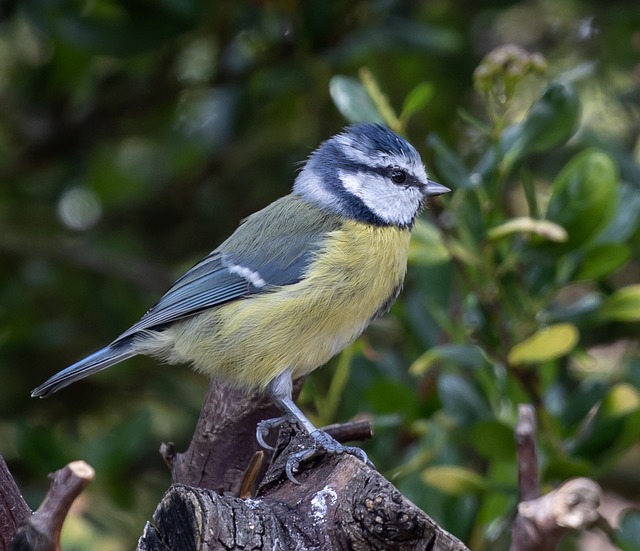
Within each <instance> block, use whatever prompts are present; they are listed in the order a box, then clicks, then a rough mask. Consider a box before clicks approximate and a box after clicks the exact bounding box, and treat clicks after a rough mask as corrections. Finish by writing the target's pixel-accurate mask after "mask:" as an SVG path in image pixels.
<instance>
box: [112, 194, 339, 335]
mask: <svg viewBox="0 0 640 551" xmlns="http://www.w3.org/2000/svg"><path fill="white" fill-rule="evenodd" d="M280 201H282V200H280ZM276 203H278V202H276ZM274 205H275V203H274ZM280 207H282V205H280ZM280 210H281V209H280ZM284 214H285V213H279V212H278V209H277V208H273V205H271V206H270V207H267V209H264V210H263V211H260V212H259V213H256V214H254V215H253V216H251V217H249V218H248V219H247V220H246V221H245V222H244V223H243V225H241V226H240V228H238V230H236V233H234V235H232V236H231V237H230V238H229V239H228V240H227V241H225V243H223V244H222V245H221V246H220V247H219V248H218V249H216V250H215V251H213V252H212V253H210V254H209V255H208V256H206V257H205V258H203V259H202V260H201V261H200V262H198V263H197V264H196V265H195V266H193V268H191V269H190V270H189V271H188V272H187V273H185V274H184V275H183V276H182V277H181V278H180V279H178V280H177V281H176V282H175V283H174V284H173V286H172V287H171V288H170V289H169V291H167V293H166V294H165V295H164V296H163V297H162V298H161V299H160V300H159V301H158V303H157V304H156V305H155V306H153V307H152V308H151V309H150V310H149V311H148V312H147V313H146V314H145V315H144V316H143V317H142V318H141V319H140V321H138V322H137V323H136V324H134V325H133V326H132V327H130V328H129V329H128V330H127V331H125V332H124V333H122V335H120V336H119V337H118V338H117V339H116V341H115V342H118V341H121V340H122V339H125V338H127V337H130V336H131V335H133V334H135V333H137V332H139V331H143V330H145V329H157V328H159V327H160V326H162V325H164V324H167V323H170V322H173V321H176V320H179V319H182V318H185V317H188V316H191V315H194V314H196V313H198V312H200V311H202V310H205V309H207V308H212V307H214V306H219V305H221V304H224V303H226V302H230V301H232V300H237V299H241V298H246V297H248V296H250V295H253V294H256V293H264V292H270V291H273V290H274V289H276V288H278V287H280V286H283V285H291V284H294V283H297V282H298V281H300V279H302V277H303V276H304V273H305V271H306V269H307V266H308V265H309V263H310V261H311V260H312V258H313V255H314V253H315V251H317V250H318V248H319V247H320V245H321V243H322V241H323V238H324V236H326V234H327V231H331V229H335V227H336V225H337V224H336V220H335V219H334V218H333V217H327V216H323V217H321V218H318V217H313V216H308V217H306V220H307V222H306V223H305V224H304V226H306V227H300V226H298V227H296V228H294V229H295V232H294V233H292V232H291V229H292V228H291V226H290V225H287V224H286V219H285V218H284V216H283V215H284ZM251 226H254V227H253V228H250V227H251ZM256 226H257V227H256ZM266 226H269V228H270V231H269V232H267V233H265V231H264V228H265V227H266ZM247 229H253V230H256V229H257V230H258V231H257V232H251V231H250V233H249V234H248V235H251V236H252V239H251V240H249V241H247V240H245V239H243V237H242V235H241V232H243V231H246V230H247ZM260 230H262V231H260ZM265 235H268V237H265Z"/></svg>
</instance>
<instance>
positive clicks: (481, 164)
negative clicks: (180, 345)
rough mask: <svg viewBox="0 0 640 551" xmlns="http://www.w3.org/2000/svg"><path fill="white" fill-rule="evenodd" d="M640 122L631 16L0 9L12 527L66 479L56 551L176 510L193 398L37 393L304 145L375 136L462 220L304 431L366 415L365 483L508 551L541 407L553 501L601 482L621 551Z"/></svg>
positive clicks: (495, 7)
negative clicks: (378, 132) (165, 502)
mask: <svg viewBox="0 0 640 551" xmlns="http://www.w3.org/2000/svg"><path fill="white" fill-rule="evenodd" d="M639 104H640V7H639V6H638V3H637V1H631V0H630V1H621V0H617V1H616V0H612V1H609V2H606V3H603V2H596V1H595V0H593V1H586V0H553V1H551V0H531V1H524V2H505V1H498V0H495V1H490V0H482V1H479V2H470V1H464V0H454V1H445V0H430V1H401V0H356V1H349V2H347V1H344V2H341V1H327V0H305V1H294V0H282V1H259V0H254V1H250V2H209V1H205V0H179V1H177V0H158V1H155V2H154V1H151V0H126V1H124V0H122V1H117V0H91V1H89V0H87V1H72V0H66V1H63V0H23V1H21V2H18V1H17V0H5V1H4V2H1V3H0V376H1V377H2V384H0V454H2V455H3V456H4V457H5V459H6V460H7V462H8V464H9V467H10V469H11V470H12V472H13V474H14V476H15V477H16V479H17V481H18V483H19V485H20V487H21V489H22V490H23V492H24V494H25V498H26V499H27V501H28V502H29V504H30V505H31V506H32V507H37V506H38V505H39V503H40V500H41V499H42V497H43V496H44V494H45V492H46V489H47V486H48V481H47V478H46V475H47V473H48V472H50V471H53V470H55V469H58V468H60V467H62V466H63V465H64V464H65V463H67V462H68V461H71V460H75V459H84V460H86V461H88V462H89V463H91V464H92V465H93V467H95V469H96V470H97V478H96V481H95V482H94V483H93V484H92V485H91V486H90V487H89V488H88V489H87V490H86V491H85V492H84V493H83V495H82V496H81V498H80V501H79V503H77V504H76V506H75V508H74V512H73V514H72V516H71V517H70V519H69V520H68V522H67V525H66V527H65V531H64V533H63V538H64V539H63V544H64V545H65V549H89V548H90V549H96V550H103V549H104V550H107V549H108V550H120V549H131V548H133V547H134V545H135V542H136V540H137V538H138V537H139V535H140V533H141V530H142V527H143V525H144V522H145V521H146V520H147V519H149V518H150V517H151V515H152V513H153V510H154V508H155V506H156V504H157V503H158V501H159V500H160V498H161V496H162V494H163V492H164V490H165V489H166V488H167V487H168V485H169V483H170V477H169V473H168V471H167V469H166V468H165V467H164V465H163V463H162V460H161V458H160V456H159V454H158V453H157V449H158V447H159V445H160V443H161V442H162V441H169V440H171V441H173V442H175V443H176V445H177V447H178V449H184V448H185V447H186V445H187V443H188V441H189V438H190V435H191V432H192V430H193V427H194V424H195V421H196V419H197V415H198V412H199V407H200V402H201V399H202V397H203V394H204V391H205V389H206V386H207V381H206V380H205V379H204V378H202V377H201V376H198V375H196V374H194V373H192V372H191V371H190V370H189V369H187V368H185V367H167V366H160V365H158V364H157V363H156V362H154V361H151V360H147V359H144V358H143V359H138V358H136V359H133V360H130V361H128V362H126V363H125V364H121V365H118V366H115V367H113V368H111V369H109V370H108V371H105V372H103V373H101V374H99V375H97V376H94V377H91V378H89V379H85V380H84V381H82V382H79V383H77V384H75V385H73V386H72V387H69V388H67V389H64V390H63V391H61V392H59V393H57V394H55V395H54V396H52V397H51V398H48V399H46V400H33V399H31V398H29V392H30V390H31V389H32V388H34V387H35V386H37V385H38V384H40V383H41V382H43V381H44V380H45V379H46V378H47V377H49V376H50V375H52V374H53V373H55V372H56V371H58V370H60V369H61V368H63V367H66V366H67V365H68V364H70V363H72V362H74V361H76V360H78V359H79V358H81V357H83V356H85V355H87V354H88V353H90V352H93V351H94V350H96V349H98V348H100V347H101V346H103V345H105V344H106V343H108V342H110V341H111V340H112V339H113V338H115V337H116V336H117V335H118V334H119V333H120V332H121V331H123V330H124V329H126V328H127V327H128V326H129V325H130V324H131V323H133V322H134V321H136V320H137V319H138V317H139V316H140V315H142V314H143V313H144V312H145V310H146V309H147V308H148V307H149V306H150V305H151V304H153V303H154V302H155V300H157V298H159V296H160V295H161V294H162V292H163V291H164V290H166V288H167V286H168V285H169V284H170V283H171V282H172V281H173V280H174V279H175V278H177V277H178V276H179V275H180V274H181V273H182V272H183V271H184V270H186V269H187V268H189V267H190V266H191V265H192V264H193V263H194V262H196V261H197V260H198V259H199V258H200V257H201V256H203V255H204V254H206V253H208V252H209V251H210V250H212V249H213V248H214V247H215V246H216V245H218V244H219V243H220V242H221V241H222V240H223V239H224V238H225V237H226V236H227V235H228V234H229V233H230V232H231V231H233V229H235V227H236V226H237V224H238V222H239V220H241V219H242V218H243V217H245V216H247V215H248V214H250V213H252V212H254V211H256V210H258V209H260V208H262V207H264V206H266V205H267V204H268V203H270V202H271V201H273V200H274V199H276V198H277V197H279V196H281V195H283V194H286V193H287V192H288V190H289V189H290V186H291V184H292V182H293V178H294V176H295V173H296V170H297V167H298V166H299V165H298V164H297V163H298V162H299V161H301V160H303V159H304V158H305V157H306V156H307V155H308V154H309V152H310V151H311V150H312V149H314V148H315V147H316V146H317V145H318V144H319V143H320V141H322V140H323V139H326V138H327V137H329V136H330V135H332V134H334V133H336V132H337V131H339V130H340V128H341V127H343V126H344V125H345V124H347V123H348V122H350V121H355V120H377V121H382V122H385V123H386V124H388V125H390V126H391V127H392V128H394V129H396V130H397V131H399V132H401V133H403V134H404V135H406V136H407V137H408V139H409V140H410V141H411V142H412V143H413V144H414V145H415V146H416V147H417V148H418V149H419V151H420V152H421V154H422V155H423V158H424V160H425V162H426V164H427V166H428V167H429V168H430V170H431V173H432V176H433V178H434V179H436V180H437V181H439V182H441V183H443V184H445V185H447V186H449V187H451V188H452V189H453V190H454V191H453V193H451V194H449V195H447V196H445V197H442V198H438V199H437V200H435V201H433V203H432V205H431V206H430V208H429V209H428V210H427V211H426V213H425V216H424V219H423V220H421V222H420V223H419V224H418V226H417V227H416V231H415V235H414V241H413V248H412V255H411V263H410V267H409V275H408V279H407V284H406V286H405V291H404V293H403V294H402V296H401V298H400V299H399V301H398V303H397V304H396V305H395V306H394V307H393V309H392V312H391V313H390V315H388V316H387V317H385V318H384V319H382V320H379V321H378V322H376V324H375V325H374V326H373V327H371V328H370V329H369V330H368V331H367V333H366V334H365V335H364V336H363V337H362V338H361V339H360V340H359V341H358V342H357V343H356V344H355V345H354V346H353V347H351V348H350V349H349V350H347V351H345V352H344V353H343V354H342V355H341V356H340V357H338V358H336V359H334V361H332V362H331V364H330V367H327V368H324V369H321V370H319V371H317V372H316V373H315V374H314V375H313V376H312V377H311V378H310V379H309V380H308V381H307V384H306V386H305V389H304V390H303V394H302V396H301V403H302V404H303V406H304V409H305V410H306V411H307V412H308V413H309V415H310V417H311V418H312V420H314V421H315V422H316V423H317V424H320V425H323V424H328V423H331V422H334V421H339V420H346V419H349V418H350V417H352V416H355V415H358V414H366V415H369V416H370V417H371V418H372V419H373V422H374V426H375V430H376V435H375V438H374V439H373V441H372V442H370V443H368V444H366V446H365V448H366V450H367V452H368V453H369V454H370V455H371V457H372V459H373V461H374V462H375V464H376V465H377V466H378V468H379V469H380V470H381V472H382V473H383V474H384V475H385V476H387V477H388V478H390V480H392V481H393V483H394V484H396V485H397V486H398V488H399V489H400V490H401V491H402V492H403V493H405V495H407V496H408V497H409V498H410V499H412V500H413V501H414V502H415V503H416V504H417V505H419V506H420V507H421V508H423V509H424V510H425V511H426V512H428V513H429V514H430V515H431V516H432V517H433V518H434V519H435V520H436V521H437V522H439V523H440V524H441V525H442V526H443V527H444V528H446V529H447V530H449V531H450V532H452V533H453V534H455V535H456V536H458V537H459V538H461V539H462V540H464V541H465V542H466V543H467V545H469V546H470V547H471V548H472V549H474V551H478V550H482V549H495V550H500V549H505V548H506V547H507V546H508V538H509V526H510V522H511V520H512V517H513V514H514V510H515V504H516V502H517V469H516V462H515V455H514V451H515V446H514V443H513V427H514V424H515V420H516V415H517V405H518V404H519V403H525V402H526V403H533V404H535V406H536V408H537V411H538V416H539V423H540V434H539V439H540V456H541V457H540V460H541V473H542V479H543V486H544V488H545V489H546V490H548V489H550V488H552V487H554V486H555V485H557V484H558V483H559V482H561V481H562V480H564V479H566V478H569V477H572V476H589V477H592V478H594V479H595V480H597V481H598V482H599V483H600V484H602V485H603V487H604V488H605V491H606V507H607V510H610V511H611V514H612V515H614V516H616V515H617V516H618V521H619V523H620V527H619V528H618V529H617V531H616V532H615V534H614V536H613V538H614V539H615V540H616V544H617V545H618V546H619V547H620V548H623V549H639V548H640V547H639V546H638V544H637V542H638V541H640V535H639V532H640V528H639V526H640V517H638V515H637V513H634V512H633V507H635V508H636V509H637V507H638V499H639V497H640V471H639V470H638V468H637V465H638V464H639V462H640V350H639V348H638V334H639V332H638V331H639V329H640V285H638V283H639V282H640V269H639V268H640V264H639V261H640V230H639V226H640V224H639V220H640V217H639V214H640V168H639V165H638V160H639V158H640V142H639V141H638V137H639V130H640V110H639ZM627 508H630V509H627ZM620 511H622V513H620V514H619V515H618V513H619V512H620ZM587 545H589V544H588V543H587V542H586V541H585V540H584V539H582V540H578V539H577V538H572V539H571V538H570V539H568V540H567V541H566V542H565V543H564V548H565V549H588V547H587ZM595 545H596V547H594V549H605V547H604V545H605V543H603V542H602V541H600V543H599V544H595ZM598 545H599V547H598Z"/></svg>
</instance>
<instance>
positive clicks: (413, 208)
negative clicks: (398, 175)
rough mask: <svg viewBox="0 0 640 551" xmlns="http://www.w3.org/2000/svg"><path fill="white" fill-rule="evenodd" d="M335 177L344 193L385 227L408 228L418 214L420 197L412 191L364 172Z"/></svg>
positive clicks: (410, 188)
mask: <svg viewBox="0 0 640 551" xmlns="http://www.w3.org/2000/svg"><path fill="white" fill-rule="evenodd" d="M339 177H340V180H341V181H342V185H343V186H344V189H345V190H347V191H348V192H349V193H351V194H352V195H354V196H355V197H358V198H359V199H360V200H361V201H362V202H363V203H364V204H365V206H366V207H367V208H368V209H369V210H370V211H371V212H373V214H375V215H376V216H377V217H378V218H380V219H382V220H384V221H385V222H387V223H389V224H396V225H406V224H410V223H411V222H412V221H413V219H414V218H415V216H416V214H417V212H418V210H420V205H421V203H422V194H421V193H420V191H419V190H418V189H416V188H413V187H403V186H399V185H396V184H393V183H391V182H390V181H389V180H388V179H387V178H385V177H383V176H379V175H377V174H368V173H365V172H355V173H354V172H345V171H340V173H339Z"/></svg>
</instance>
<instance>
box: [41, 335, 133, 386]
mask: <svg viewBox="0 0 640 551" xmlns="http://www.w3.org/2000/svg"><path fill="white" fill-rule="evenodd" d="M135 355H136V354H135V352H132V351H131V347H130V346H128V343H126V344H125V343H118V344H115V345H114V344H110V345H109V346H105V347H104V348H102V349H101V350H98V351H97V352H95V353H93V354H91V356H87V357H86V358H84V359H83V360H80V361H79V362H76V363H74V364H73V365H70V366H69V367H67V368H66V369H63V370H62V371H60V372H58V373H56V374H55V375H54V376H53V377H51V378H50V379H49V380H47V381H45V382H44V383H42V384H41V385H40V386H39V387H38V388H35V389H33V390H32V391H31V396H32V397H34V398H35V397H36V396H38V397H40V398H44V397H45V396H48V395H49V394H52V393H54V392H56V391H57V390H60V389H61V388H63V387H65V386H67V385H70V384H71V383H73V382H75V381H77V380H79V379H84V378H85V377H88V376H89V375H92V374H93V373H96V372H98V371H102V370H103V369H106V368H107V367H111V366H112V365H114V364H117V363H118V362H121V361H123V360H126V359H127V358H131V356H135Z"/></svg>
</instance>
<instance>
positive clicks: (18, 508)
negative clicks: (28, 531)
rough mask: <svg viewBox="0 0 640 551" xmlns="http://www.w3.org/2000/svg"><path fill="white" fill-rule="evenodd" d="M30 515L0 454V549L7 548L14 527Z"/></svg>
mask: <svg viewBox="0 0 640 551" xmlns="http://www.w3.org/2000/svg"><path fill="white" fill-rule="evenodd" d="M30 516H31V509H30V508H29V506H28V505H27V503H26V502H25V500H24V498H23V497H22V494H21V493H20V490H19V489H18V486H17V484H16V482H15V480H14V479H13V476H11V473H10V472H9V468H8V467H7V464H6V463H5V461H4V459H3V457H2V456H1V455H0V551H6V550H7V549H9V545H10V543H11V540H12V539H13V535H14V534H15V532H16V529H17V528H18V526H20V524H21V523H22V522H23V521H24V520H25V519H27V518H28V517H30Z"/></svg>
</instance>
